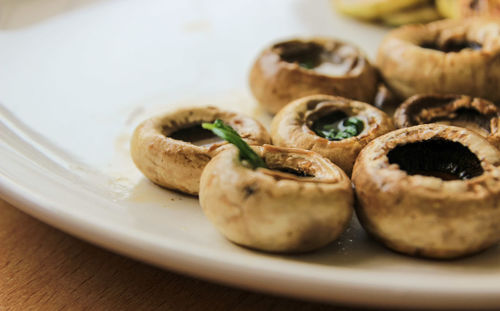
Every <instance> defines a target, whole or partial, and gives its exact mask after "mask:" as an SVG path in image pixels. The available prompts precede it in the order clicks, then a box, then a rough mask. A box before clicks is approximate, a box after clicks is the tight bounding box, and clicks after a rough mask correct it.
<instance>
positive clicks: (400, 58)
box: [377, 18, 500, 102]
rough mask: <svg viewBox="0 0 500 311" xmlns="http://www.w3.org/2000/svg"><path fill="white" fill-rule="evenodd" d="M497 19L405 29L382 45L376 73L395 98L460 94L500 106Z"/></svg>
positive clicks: (450, 21) (414, 26)
mask: <svg viewBox="0 0 500 311" xmlns="http://www.w3.org/2000/svg"><path fill="white" fill-rule="evenodd" d="M499 34H500V19H496V20H495V19H485V18H473V19H467V20H445V21H438V22H433V23H430V24H426V25H410V26H404V27H401V28H399V29H396V30H393V31H391V32H390V33H389V34H388V35H387V37H386V38H385V39H384V41H383V42H382V43H381V45H380V48H379V51H378V55H377V67H378V68H379V70H380V72H381V75H382V77H383V79H384V81H385V82H386V83H387V85H388V87H389V88H390V89H391V91H393V92H395V94H396V95H397V96H399V97H400V98H403V99H404V98H407V97H410V96H412V95H416V94H425V93H434V94H465V95H470V96H474V97H481V98H485V99H488V100H491V101H494V102H500V88H499V87H498V85H499V82H500V35H499Z"/></svg>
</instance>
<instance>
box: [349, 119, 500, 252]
mask: <svg viewBox="0 0 500 311" xmlns="http://www.w3.org/2000/svg"><path fill="white" fill-rule="evenodd" d="M499 164H500V151H499V150H498V149H497V148H495V147H494V146H492V145H491V144H490V143H488V141H487V140H486V139H484V138H483V137H482V136H481V135H479V134H477V133H475V132H472V131H469V130H467V129H464V128H459V127H454V126H447V125H441V124H425V125H418V126H414V127H409V128H403V129H399V130H396V131H393V132H390V133H388V134H386V135H384V136H381V137H379V138H376V139H375V140H373V141H372V142H371V143H370V144H368V146H366V147H365V148H364V149H363V150H362V151H361V153H360V155H359V157H358V159H357V160H356V164H355V165H354V170H353V174H352V180H353V183H354V186H355V188H356V195H357V198H358V205H357V211H356V212H357V215H358V217H359V219H360V221H361V224H362V225H363V227H364V228H365V229H366V230H367V231H368V232H369V233H370V234H372V235H373V236H374V237H375V238H376V239H377V240H379V241H381V242H382V243H384V244H385V245H386V246H387V247H389V248H391V249H393V250H396V251H398V252H402V253H406V254H410V255H415V256H425V257H432V258H456V257H459V256H464V255H470V254H473V253H476V252H479V251H481V250H484V249H486V248H488V247H489V246H491V245H493V244H494V243H496V242H498V241H499V240H500V208H499V203H498V202H499V200H500V168H499Z"/></svg>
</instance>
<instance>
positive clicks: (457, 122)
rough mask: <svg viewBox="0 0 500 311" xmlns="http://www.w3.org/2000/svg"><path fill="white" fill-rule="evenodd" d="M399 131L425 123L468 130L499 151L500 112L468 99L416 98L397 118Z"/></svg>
mask: <svg viewBox="0 0 500 311" xmlns="http://www.w3.org/2000/svg"><path fill="white" fill-rule="evenodd" d="M394 121H395V124H396V126H397V127H398V128H403V127H410V126H414V125H419V124H426V123H441V124H447V125H454V126H460V127H465V128H467V129H469V130H472V131H475V132H476V133H478V134H480V135H481V136H483V137H485V138H486V139H487V140H488V141H489V142H490V143H491V144H492V145H494V146H496V147H500V133H499V131H500V128H499V125H500V111H499V110H498V107H497V106H496V105H495V104H493V103H492V102H490V101H487V100H485V99H481V98H473V97H470V96H465V95H431V94H427V95H415V96H412V97H410V98H408V99H407V100H406V101H405V102H404V103H403V104H401V106H399V108H398V109H397V110H396V113H395V114H394Z"/></svg>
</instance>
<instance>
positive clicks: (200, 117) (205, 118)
mask: <svg viewBox="0 0 500 311" xmlns="http://www.w3.org/2000/svg"><path fill="white" fill-rule="evenodd" d="M216 119H221V120H224V121H225V122H227V123H228V124H230V125H231V126H233V127H234V128H235V130H236V131H237V132H238V133H239V134H240V135H241V137H243V139H244V140H246V141H247V142H248V143H249V144H251V145H262V144H266V143H269V142H270V136H269V134H268V133H267V131H266V129H265V128H264V127H263V126H262V125H261V124H260V123H259V122H258V121H256V120H254V119H252V118H250V117H247V116H244V115H241V114H238V113H234V112H230V111H225V110H221V109H219V108H216V107H197V108H182V109H179V110H177V111H174V112H171V113H166V114H163V115H160V116H155V117H153V118H150V119H148V120H146V121H144V122H143V123H141V124H140V125H139V126H138V127H137V128H136V129H135V132H134V134H133V137H132V142H131V155H132V159H133V160H134V163H135V165H136V166H137V168H139V169H140V170H141V172H142V173H143V174H144V175H145V176H146V177H147V178H149V179H150V180H151V181H152V182H154V183H155V184H158V185H160V186H163V187H165V188H169V189H173V190H178V191H181V192H185V193H188V194H192V195H197V194H198V192H199V184H200V176H201V172H202V171H203V168H204V167H205V165H206V164H207V163H208V161H209V160H210V159H211V158H212V157H213V156H214V155H216V154H217V153H218V152H219V151H221V150H222V149H223V148H224V147H226V144H227V143H226V141H224V140H222V139H220V138H219V137H217V136H215V135H212V134H211V133H210V132H209V131H206V130H204V129H202V128H201V123H203V122H213V121H215V120H216Z"/></svg>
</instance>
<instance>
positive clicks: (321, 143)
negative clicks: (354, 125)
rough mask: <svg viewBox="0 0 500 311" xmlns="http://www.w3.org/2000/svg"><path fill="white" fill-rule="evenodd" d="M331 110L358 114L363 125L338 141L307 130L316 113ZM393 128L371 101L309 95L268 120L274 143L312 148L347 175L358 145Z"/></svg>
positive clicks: (359, 147) (326, 112) (309, 128)
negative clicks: (357, 131)
mask: <svg viewBox="0 0 500 311" xmlns="http://www.w3.org/2000/svg"><path fill="white" fill-rule="evenodd" d="M334 111H343V112H345V113H346V114H347V115H348V116H358V118H359V119H361V120H362V121H363V123H364V125H365V129H364V130H363V132H361V133H360V134H359V135H358V136H354V137H351V138H348V139H344V140H340V141H329V140H328V139H326V138H323V137H321V136H318V135H317V134H316V133H314V131H313V130H311V126H312V123H313V122H314V121H315V120H316V119H317V118H318V117H321V116H324V115H325V114H328V113H332V112H334ZM393 129H394V126H393V124H392V121H391V119H390V118H389V117H388V116H387V115H386V114H385V113H384V112H382V111H380V110H379V109H377V108H375V107H373V106H371V105H368V104H366V103H362V102H358V101H353V100H349V99H346V98H342V97H335V96H329V95H313V96H308V97H304V98H301V99H298V100H296V101H294V102H292V103H290V104H289V105H287V106H286V107H285V108H283V109H282V110H281V111H280V112H279V113H278V114H277V115H276V116H275V117H274V119H273V121H272V124H271V136H272V140H273V143H274V144H275V145H278V146H283V147H294V148H302V149H306V150H312V151H314V152H317V153H319V154H321V155H323V156H324V157H326V158H328V159H329V160H330V161H332V162H333V163H334V164H336V165H338V166H339V167H340V168H342V169H343V170H344V171H345V172H346V173H347V174H348V175H350V174H351V170H352V167H353V165H354V161H355V160H356V157H357V155H358V153H359V152H360V151H361V149H362V148H363V147H364V146H366V144H368V143H369V142H370V141H371V140H372V139H374V138H375V137H378V136H380V135H383V134H385V133H387V132H389V131H391V130H393Z"/></svg>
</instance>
